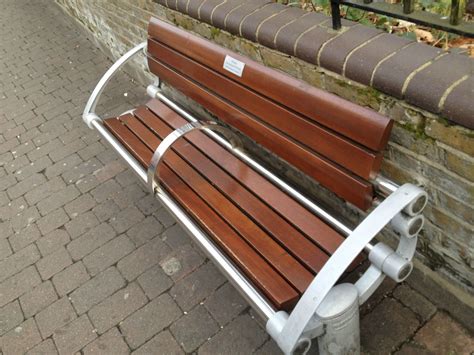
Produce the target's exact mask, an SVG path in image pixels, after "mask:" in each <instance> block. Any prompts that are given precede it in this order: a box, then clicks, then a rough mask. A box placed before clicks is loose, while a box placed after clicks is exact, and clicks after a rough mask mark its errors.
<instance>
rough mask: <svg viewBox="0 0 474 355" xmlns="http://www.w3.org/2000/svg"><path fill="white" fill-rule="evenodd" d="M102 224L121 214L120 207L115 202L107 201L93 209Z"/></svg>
mask: <svg viewBox="0 0 474 355" xmlns="http://www.w3.org/2000/svg"><path fill="white" fill-rule="evenodd" d="M92 212H94V214H95V215H96V217H97V218H98V219H99V221H101V222H105V221H107V220H109V219H110V218H111V217H113V216H115V215H116V214H118V213H119V212H120V207H119V206H117V204H116V203H115V202H114V201H113V200H106V201H104V202H102V203H100V204H98V205H97V206H96V207H94V208H93V209H92Z"/></svg>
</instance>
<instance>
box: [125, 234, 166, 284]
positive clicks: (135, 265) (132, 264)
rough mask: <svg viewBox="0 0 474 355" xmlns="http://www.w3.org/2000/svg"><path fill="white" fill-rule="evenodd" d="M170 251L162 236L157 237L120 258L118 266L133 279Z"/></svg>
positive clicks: (129, 279)
mask: <svg viewBox="0 0 474 355" xmlns="http://www.w3.org/2000/svg"><path fill="white" fill-rule="evenodd" d="M169 253H170V248H169V247H168V246H167V245H166V244H165V243H163V241H162V240H161V239H160V238H155V239H153V240H151V241H150V242H148V243H146V244H145V245H142V246H141V247H140V248H138V249H136V250H135V251H134V252H133V253H131V254H130V255H127V256H126V257H124V258H123V259H122V260H120V261H119V262H118V264H117V268H118V269H119V270H120V272H121V273H122V275H123V276H124V277H125V278H126V279H127V280H128V281H131V280H134V279H135V278H136V277H138V276H139V275H140V274H142V273H143V272H144V271H146V270H148V269H149V268H150V267H152V266H153V265H156V264H157V263H159V262H160V261H161V260H162V259H163V258H164V257H165V256H166V255H168V254H169Z"/></svg>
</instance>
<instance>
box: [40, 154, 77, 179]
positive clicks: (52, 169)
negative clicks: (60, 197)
mask: <svg viewBox="0 0 474 355" xmlns="http://www.w3.org/2000/svg"><path fill="white" fill-rule="evenodd" d="M81 163H82V160H81V158H80V157H79V156H78V155H77V154H71V155H70V156H68V157H67V158H64V159H63V160H60V161H58V162H56V163H54V164H53V165H51V166H48V167H47V168H46V170H45V171H44V174H45V175H46V177H47V178H48V179H51V178H53V177H55V176H59V175H61V174H64V173H65V172H68V171H70V170H71V169H74V168H75V167H76V166H78V165H79V164H81ZM65 182H66V183H71V182H72V181H71V182H69V181H67V180H65Z"/></svg>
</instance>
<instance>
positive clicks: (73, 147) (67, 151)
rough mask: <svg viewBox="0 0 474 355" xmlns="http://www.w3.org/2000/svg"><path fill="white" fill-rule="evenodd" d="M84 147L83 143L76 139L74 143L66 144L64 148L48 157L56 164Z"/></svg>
mask: <svg viewBox="0 0 474 355" xmlns="http://www.w3.org/2000/svg"><path fill="white" fill-rule="evenodd" d="M84 147H85V143H84V142H83V141H82V140H80V139H77V140H75V141H74V142H71V143H68V144H66V145H65V146H64V147H62V149H60V150H56V151H53V152H51V153H49V157H50V158H51V160H53V161H54V162H58V161H60V160H62V159H64V158H66V157H67V156H69V155H71V154H73V153H75V152H77V151H78V150H80V149H83V148H84Z"/></svg>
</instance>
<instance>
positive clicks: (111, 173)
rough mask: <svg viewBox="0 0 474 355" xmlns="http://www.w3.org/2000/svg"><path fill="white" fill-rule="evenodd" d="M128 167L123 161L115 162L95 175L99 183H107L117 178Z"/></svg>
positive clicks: (95, 172)
mask: <svg viewBox="0 0 474 355" xmlns="http://www.w3.org/2000/svg"><path fill="white" fill-rule="evenodd" d="M125 169H126V166H125V164H124V163H122V161H120V160H115V161H113V162H110V163H108V164H105V165H104V166H103V167H101V168H100V169H98V170H96V171H94V175H95V176H96V177H97V180H99V182H105V181H107V180H109V179H111V178H113V177H115V176H116V175H117V174H119V173H120V172H122V171H124V170H125Z"/></svg>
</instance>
